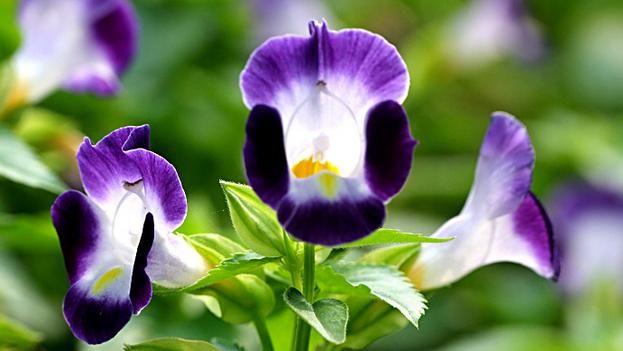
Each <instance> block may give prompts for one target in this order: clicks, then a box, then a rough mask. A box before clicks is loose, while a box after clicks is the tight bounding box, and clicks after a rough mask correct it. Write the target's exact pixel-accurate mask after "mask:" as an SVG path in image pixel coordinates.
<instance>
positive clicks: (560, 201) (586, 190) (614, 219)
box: [551, 182, 623, 295]
mask: <svg viewBox="0 0 623 351" xmlns="http://www.w3.org/2000/svg"><path fill="white" fill-rule="evenodd" d="M551 208H552V219H553V222H554V224H555V225H556V227H555V228H556V239H557V241H558V243H559V245H560V259H561V262H562V264H563V267H564V269H563V270H562V272H561V274H560V285H561V287H562V288H563V289H564V291H565V292H567V293H569V294H571V295H580V294H582V293H585V292H588V291H590V288H591V286H595V285H600V284H609V285H610V286H613V287H614V288H616V289H618V292H619V293H623V276H622V275H621V267H623V195H622V194H620V193H618V192H616V191H613V190H611V189H608V188H604V187H601V186H596V185H592V184H589V183H583V182H574V183H569V184H565V185H563V186H562V187H560V188H559V189H558V190H557V191H556V192H555V194H554V198H553V201H552V206H551Z"/></svg>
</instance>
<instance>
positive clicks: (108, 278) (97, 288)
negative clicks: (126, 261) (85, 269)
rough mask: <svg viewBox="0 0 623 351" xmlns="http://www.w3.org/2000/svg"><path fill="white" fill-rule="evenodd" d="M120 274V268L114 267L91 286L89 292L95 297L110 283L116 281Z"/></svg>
mask: <svg viewBox="0 0 623 351" xmlns="http://www.w3.org/2000/svg"><path fill="white" fill-rule="evenodd" d="M121 273H123V269H122V268H121V267H116V268H113V269H111V270H109V271H108V272H106V273H104V274H102V276H101V277H100V278H99V279H98V280H97V281H96V282H95V284H93V288H92V289H91V292H92V293H93V294H95V295H98V294H100V293H101V292H102V290H104V289H105V288H106V287H107V286H108V285H110V283H112V282H113V281H114V280H115V279H117V278H118V277H119V276H120V275H121Z"/></svg>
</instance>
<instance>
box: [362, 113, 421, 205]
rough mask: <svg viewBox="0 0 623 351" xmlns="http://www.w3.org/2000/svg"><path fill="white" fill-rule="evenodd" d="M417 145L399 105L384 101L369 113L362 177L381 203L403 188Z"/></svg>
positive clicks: (405, 115)
mask: <svg viewBox="0 0 623 351" xmlns="http://www.w3.org/2000/svg"><path fill="white" fill-rule="evenodd" d="M416 145H417V142H416V141H415V140H414V139H413V137H411V132H410V130H409V120H408V118H407V114H406V112H405V110H404V109H403V108H402V106H400V104H398V103H397V102H395V101H384V102H381V103H379V104H378V105H376V106H374V107H373V108H372V109H371V110H370V112H369V113H368V119H367V123H366V153H365V166H364V167H365V178H366V181H367V183H368V185H369V187H370V189H372V191H373V192H374V193H375V194H376V195H377V196H378V197H379V198H380V199H381V200H383V201H388V200H389V199H390V198H391V197H392V196H394V195H395V194H397V193H398V192H399V191H400V189H401V188H402V186H403V185H404V183H405V181H406V180H407V177H408V176H409V171H410V170H411V163H412V159H413V150H414V148H415V146H416Z"/></svg>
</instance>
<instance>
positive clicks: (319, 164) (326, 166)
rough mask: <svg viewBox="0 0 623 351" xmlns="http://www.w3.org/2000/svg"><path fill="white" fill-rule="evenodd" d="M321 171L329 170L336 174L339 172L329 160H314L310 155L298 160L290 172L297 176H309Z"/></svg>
mask: <svg viewBox="0 0 623 351" xmlns="http://www.w3.org/2000/svg"><path fill="white" fill-rule="evenodd" d="M321 171H329V172H331V173H335V174H337V175H339V174H340V171H339V170H338V168H337V167H336V166H335V165H334V164H332V163H331V162H329V161H324V162H323V161H320V160H315V159H314V158H313V157H312V156H310V157H308V158H306V159H303V160H301V161H299V163H297V164H296V165H294V167H292V173H294V176H295V177H297V178H307V177H311V176H313V175H314V174H316V173H319V172H321Z"/></svg>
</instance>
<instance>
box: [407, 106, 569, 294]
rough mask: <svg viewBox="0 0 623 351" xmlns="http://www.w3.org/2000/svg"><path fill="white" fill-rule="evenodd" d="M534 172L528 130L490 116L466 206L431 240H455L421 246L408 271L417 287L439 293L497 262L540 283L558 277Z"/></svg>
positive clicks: (508, 118) (506, 117)
mask: <svg viewBox="0 0 623 351" xmlns="http://www.w3.org/2000/svg"><path fill="white" fill-rule="evenodd" d="M533 166H534V150H533V148H532V144H531V142H530V137H529V135H528V132H527V130H526V128H525V127H524V126H523V125H522V124H521V123H520V122H519V121H517V120H516V119H515V118H514V117H512V116H511V115H508V114H506V113H501V112H497V113H494V114H493V117H492V119H491V124H490V126H489V130H488V131H487V134H486V136H485V139H484V142H483V144H482V147H481V149H480V158H479V159H478V165H477V167H476V176H475V180H474V184H473V186H472V189H471V192H470V194H469V196H468V198H467V202H466V203H465V206H464V207H463V210H462V211H461V213H460V214H459V215H458V216H456V217H454V218H452V219H450V220H449V221H447V222H446V223H445V224H444V225H442V226H441V228H439V230H437V232H436V233H435V234H434V235H433V237H436V238H448V237H454V239H453V240H451V241H449V242H447V243H443V244H424V245H422V251H421V253H420V256H419V257H418V259H417V260H416V262H415V263H414V266H413V267H411V269H410V270H409V271H408V275H409V277H410V279H411V280H412V281H413V283H414V284H415V285H416V287H418V288H419V289H421V290H428V289H433V288H438V287H442V286H444V285H448V284H450V283H453V282H455V281H457V280H459V279H460V278H462V277H463V276H465V275H466V274H468V273H470V272H471V271H473V270H475V269H477V268H479V267H481V266H484V265H487V264H491V263H495V262H515V263H519V264H522V265H524V266H527V267H529V268H531V269H532V270H534V271H535V272H536V273H538V274H540V275H542V276H544V277H547V278H555V277H557V275H558V271H559V263H558V260H557V256H556V254H555V251H554V242H553V236H552V228H551V225H550V223H549V220H548V218H547V214H546V213H545V210H544V208H543V207H542V206H541V204H540V203H539V201H538V200H537V198H536V197H535V196H534V195H533V194H532V193H531V192H530V183H531V181H532V170H533Z"/></svg>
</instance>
